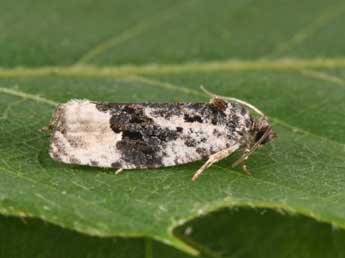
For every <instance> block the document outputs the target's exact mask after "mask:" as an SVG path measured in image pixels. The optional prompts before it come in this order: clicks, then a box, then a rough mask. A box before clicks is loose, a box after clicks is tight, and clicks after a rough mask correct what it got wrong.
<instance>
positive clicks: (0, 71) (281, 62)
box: [0, 58, 345, 78]
mask: <svg viewBox="0 0 345 258" xmlns="http://www.w3.org/2000/svg"><path fill="white" fill-rule="evenodd" d="M331 68H345V58H313V59H300V58H295V59H292V58H279V59H257V60H236V59H229V60H220V61H217V60H215V61H207V62H195V63H180V64H160V65H157V64H145V65H135V64H128V65H119V66H104V67H102V66H94V65H79V66H76V65H72V66H42V67H34V68H30V67H14V68H0V78H8V77H36V76H38V77H39V76H47V75H62V76H81V77H83V76H85V77H92V76H96V77H109V76H128V75H137V74H139V75H145V74H147V75H159V74H178V73H199V72H206V73H212V72H222V71H229V72H232V71H233V72H235V71H267V70H281V71H284V70H286V71H291V70H292V71H301V72H302V71H303V70H306V69H331Z"/></svg>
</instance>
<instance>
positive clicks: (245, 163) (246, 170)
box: [242, 148, 252, 176]
mask: <svg viewBox="0 0 345 258" xmlns="http://www.w3.org/2000/svg"><path fill="white" fill-rule="evenodd" d="M249 152H250V149H249V148H247V149H245V150H244V154H247V153H249ZM248 158H249V156H247V157H246V158H245V159H244V161H243V165H242V169H243V172H244V173H245V174H246V175H248V176H251V175H252V173H250V171H249V170H248V163H247V161H248Z"/></svg>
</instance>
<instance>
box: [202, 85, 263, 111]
mask: <svg viewBox="0 0 345 258" xmlns="http://www.w3.org/2000/svg"><path fill="white" fill-rule="evenodd" d="M200 89H201V90H202V91H203V92H204V93H205V94H206V95H209V96H210V97H213V98H221V99H226V100H229V101H233V102H237V103H239V104H242V105H244V106H246V107H248V108H250V109H251V110H253V111H254V112H256V113H257V114H258V115H260V116H265V114H264V112H262V111H261V110H260V109H258V108H257V107H255V106H253V105H252V104H250V103H248V102H246V101H243V100H240V99H236V98H232V97H226V96H220V95H217V94H214V93H212V92H210V91H208V90H206V89H205V87H204V86H203V85H200Z"/></svg>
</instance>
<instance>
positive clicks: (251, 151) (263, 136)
mask: <svg viewBox="0 0 345 258" xmlns="http://www.w3.org/2000/svg"><path fill="white" fill-rule="evenodd" d="M271 132H272V127H268V128H267V130H266V131H265V133H264V134H263V135H262V136H261V138H260V139H259V140H258V141H257V142H256V143H255V144H254V145H253V147H252V148H251V150H250V151H249V152H247V153H245V154H243V155H242V157H241V158H239V159H238V160H237V161H235V162H234V163H233V164H232V167H233V168H234V167H236V166H238V165H239V164H241V163H242V162H243V161H244V160H245V159H246V158H248V157H249V156H250V155H251V154H252V153H253V152H254V151H255V150H256V149H257V148H258V147H259V145H260V144H261V143H262V142H263V141H264V140H265V139H266V137H267V136H268V135H269V134H270V133H271Z"/></svg>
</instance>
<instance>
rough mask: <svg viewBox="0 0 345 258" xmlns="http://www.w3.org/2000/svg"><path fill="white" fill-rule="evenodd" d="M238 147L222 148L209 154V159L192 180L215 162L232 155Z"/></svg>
mask: <svg viewBox="0 0 345 258" xmlns="http://www.w3.org/2000/svg"><path fill="white" fill-rule="evenodd" d="M236 149H237V148H234V147H231V148H228V149H225V150H221V151H219V152H216V153H214V154H212V155H211V156H209V158H208V160H207V161H206V162H205V163H204V165H202V167H201V168H199V169H198V170H197V171H196V172H195V174H194V175H193V177H192V180H193V181H195V180H196V179H197V178H198V177H199V176H200V175H201V174H202V172H204V171H205V170H206V169H208V168H209V167H210V166H212V165H213V164H214V163H216V162H218V161H220V160H222V159H224V158H226V157H228V156H229V155H231V154H232V153H233V152H234V151H235V150H236Z"/></svg>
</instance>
